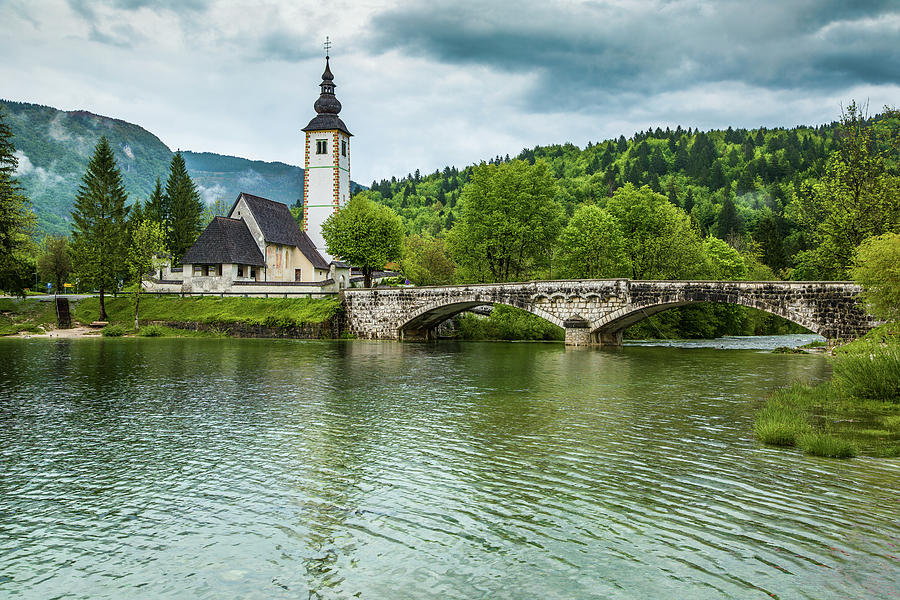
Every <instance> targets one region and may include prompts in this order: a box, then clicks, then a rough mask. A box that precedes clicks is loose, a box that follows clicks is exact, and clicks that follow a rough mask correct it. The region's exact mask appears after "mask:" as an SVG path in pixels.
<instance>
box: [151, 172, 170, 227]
mask: <svg viewBox="0 0 900 600" xmlns="http://www.w3.org/2000/svg"><path fill="white" fill-rule="evenodd" d="M171 212H172V211H171V207H170V206H169V199H168V198H167V197H166V195H165V194H164V193H163V188H162V183H160V181H159V177H157V178H156V187H154V188H153V193H152V194H150V198H149V199H148V200H147V203H146V204H145V205H144V218H145V219H149V220H150V221H153V222H154V223H159V224H160V226H162V227H163V231H165V232H168V230H169V226H170V221H171Z"/></svg>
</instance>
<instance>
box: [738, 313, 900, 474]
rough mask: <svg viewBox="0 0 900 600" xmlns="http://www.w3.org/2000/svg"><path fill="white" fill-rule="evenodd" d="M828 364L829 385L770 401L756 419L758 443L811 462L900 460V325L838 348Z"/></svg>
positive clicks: (779, 395)
mask: <svg viewBox="0 0 900 600" xmlns="http://www.w3.org/2000/svg"><path fill="white" fill-rule="evenodd" d="M832 360H833V367H834V373H833V376H832V378H831V380H830V381H828V382H825V383H821V384H819V385H815V386H809V385H799V384H798V385H795V386H793V387H790V388H787V389H783V390H778V391H777V392H775V393H774V394H773V395H772V397H771V398H769V400H768V401H767V402H766V404H765V406H763V408H762V410H760V412H759V414H758V415H757V417H756V422H755V424H754V430H755V433H756V437H757V439H758V440H760V441H761V442H763V443H765V444H769V445H773V446H796V447H799V448H801V449H802V450H803V451H804V452H806V453H807V454H811V455H815V456H831V457H837V458H846V457H851V456H856V455H857V454H866V455H869V456H900V324H897V323H891V324H888V325H883V326H881V327H879V328H877V329H875V330H873V331H871V332H869V334H868V335H866V336H865V337H864V338H862V339H860V340H857V341H855V342H853V343H851V344H847V345H846V346H842V347H840V348H838V349H837V350H836V351H835V356H834V357H833V359H832Z"/></svg>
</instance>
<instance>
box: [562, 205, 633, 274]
mask: <svg viewBox="0 0 900 600" xmlns="http://www.w3.org/2000/svg"><path fill="white" fill-rule="evenodd" d="M559 246H560V250H559V257H560V262H561V264H562V276H563V277H572V278H577V279H582V278H583V279H598V278H601V277H622V276H626V275H628V274H629V273H630V269H629V265H628V257H627V256H626V253H625V238H624V236H623V235H622V230H621V229H620V228H619V224H618V223H617V222H616V220H615V219H614V218H613V216H612V215H610V214H609V213H608V212H607V211H605V210H604V209H602V208H600V207H599V206H595V205H592V204H584V205H581V206H579V207H578V208H576V209H575V214H574V215H572V218H571V219H570V220H569V224H568V225H566V227H565V228H564V229H563V230H562V233H561V234H560V236H559Z"/></svg>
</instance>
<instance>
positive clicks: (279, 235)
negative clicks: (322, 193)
mask: <svg viewBox="0 0 900 600" xmlns="http://www.w3.org/2000/svg"><path fill="white" fill-rule="evenodd" d="M241 198H243V199H244V202H246V203H247V206H248V207H249V208H250V212H251V213H253V218H254V219H255V220H256V224H257V225H259V228H260V230H261V231H262V234H263V239H265V241H266V242H270V243H272V244H282V245H284V246H296V247H298V248H299V249H300V252H302V253H303V255H304V256H305V257H306V259H307V260H308V261H309V262H310V263H312V266H313V267H314V268H316V269H327V268H328V263H327V262H326V261H325V259H324V258H322V255H321V254H319V252H318V251H317V250H316V246H315V244H313V242H312V240H311V239H309V236H308V235H306V232H305V231H301V230H300V227H299V226H298V225H297V221H295V220H294V215H292V214H291V210H290V209H289V208H288V207H287V204H284V203H282V202H276V201H274V200H269V199H268V198H263V197H261V196H254V195H253V194H248V193H246V192H241V194H240V195H239V196H238V197H237V200H235V201H234V204H233V205H232V206H231V211H229V213H228V214H232V213H233V212H234V208H235V206H237V203H238V202H240V200H241ZM248 235H249V233H248Z"/></svg>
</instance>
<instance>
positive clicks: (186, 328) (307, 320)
mask: <svg viewBox="0 0 900 600" xmlns="http://www.w3.org/2000/svg"><path fill="white" fill-rule="evenodd" d="M105 304H106V313H107V316H108V319H107V320H108V321H109V324H110V326H111V327H120V328H121V329H122V330H124V331H123V333H124V334H126V335H127V334H133V333H136V332H135V331H134V299H133V298H131V297H119V298H106V302H105ZM99 314H100V299H99V298H87V299H85V300H81V301H79V302H77V303H76V304H75V305H74V308H73V318H74V320H75V321H76V322H79V323H83V324H88V323H90V322H92V321H94V320H96V319H97V318H98V316H99ZM139 317H140V322H141V324H142V327H141V330H143V329H145V328H147V327H151V329H150V331H151V332H153V337H159V336H165V337H172V336H196V335H214V336H219V335H230V336H234V337H290V338H298V339H318V338H331V337H334V338H336V337H340V331H341V303H340V300H339V299H338V298H337V297H336V296H335V297H329V298H242V297H226V298H217V297H209V296H205V297H200V298H191V297H188V298H181V297H179V296H150V295H148V296H145V297H143V298H141V303H140V313H139ZM137 333H139V334H140V333H141V332H137ZM143 333H144V335H146V333H147V332H143Z"/></svg>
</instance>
